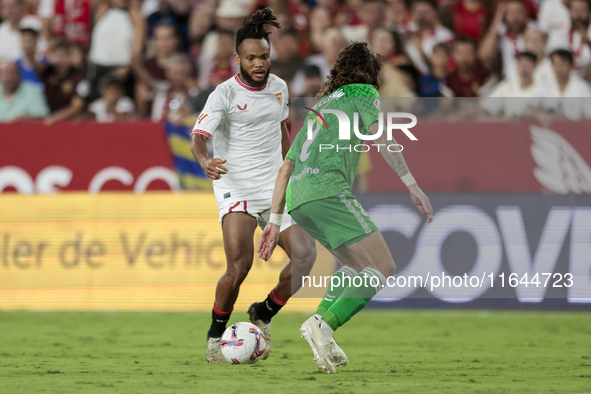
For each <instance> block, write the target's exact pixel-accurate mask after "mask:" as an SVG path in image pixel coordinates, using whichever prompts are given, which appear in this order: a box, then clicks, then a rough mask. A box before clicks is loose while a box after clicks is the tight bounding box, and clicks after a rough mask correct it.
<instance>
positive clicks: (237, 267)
mask: <svg viewBox="0 0 591 394" xmlns="http://www.w3.org/2000/svg"><path fill="white" fill-rule="evenodd" d="M251 267H252V260H250V261H249V260H248V259H245V258H239V259H237V260H235V261H233V262H232V263H229V264H228V270H227V271H226V277H227V278H228V279H229V280H230V281H231V282H232V287H234V288H235V287H239V286H240V285H241V284H242V282H244V279H246V276H247V275H248V272H249V271H250V268H251Z"/></svg>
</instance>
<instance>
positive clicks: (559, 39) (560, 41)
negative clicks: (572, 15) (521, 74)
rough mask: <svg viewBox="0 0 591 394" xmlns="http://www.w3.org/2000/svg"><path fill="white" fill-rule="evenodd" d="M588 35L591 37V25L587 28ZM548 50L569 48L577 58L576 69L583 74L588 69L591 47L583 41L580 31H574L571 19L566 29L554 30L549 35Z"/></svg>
mask: <svg viewBox="0 0 591 394" xmlns="http://www.w3.org/2000/svg"><path fill="white" fill-rule="evenodd" d="M587 35H588V36H589V37H591V26H589V29H588V30H587ZM547 47H548V51H549V52H551V51H553V50H555V49H564V48H566V49H569V50H570V51H571V52H572V54H573V57H574V59H575V70H576V71H577V73H578V74H579V75H581V76H583V75H584V74H585V72H586V71H587V67H589V63H590V62H591V49H590V48H589V45H587V44H585V43H583V41H582V37H581V34H580V33H579V32H578V31H572V30H571V28H570V20H569V23H568V26H567V27H566V28H565V29H561V30H553V31H552V32H550V36H549V37H548V44H547Z"/></svg>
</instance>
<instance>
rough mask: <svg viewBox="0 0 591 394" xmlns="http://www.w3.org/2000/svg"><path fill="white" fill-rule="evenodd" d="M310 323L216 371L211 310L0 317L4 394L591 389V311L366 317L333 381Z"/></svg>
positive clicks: (283, 328)
mask: <svg viewBox="0 0 591 394" xmlns="http://www.w3.org/2000/svg"><path fill="white" fill-rule="evenodd" d="M306 317H307V316H306V315H301V314H283V315H281V314H280V315H278V316H277V317H276V319H275V323H274V326H273V334H274V337H273V352H272V353H271V357H270V358H269V360H267V361H261V362H259V363H258V364H256V365H208V364H207V363H206V362H205V357H204V353H205V350H204V344H205V331H206V327H207V326H208V324H209V314H188V313H20V312H9V313H0V392H1V393H3V394H4V393H10V394H20V393H127V394H129V393H142V394H143V393H206V392H208V393H281V394H287V393H307V394H312V393H390V392H396V393H464V392H467V393H584V392H587V393H589V392H591V313H581V312H578V313H575V312H523V311H515V312H490V311H486V312H484V311H388V312H371V311H368V312H361V313H360V314H359V315H358V316H356V317H355V318H354V319H353V320H352V321H351V322H350V323H348V324H347V325H346V326H345V327H343V328H342V329H341V330H339V331H338V332H337V334H336V336H335V337H336V339H337V341H338V343H339V344H340V345H341V347H342V348H343V350H344V351H345V352H346V353H347V355H348V356H349V360H350V363H349V365H348V366H347V367H345V368H343V369H339V370H338V373H337V374H336V375H326V374H324V373H322V372H319V371H318V370H317V368H316V364H315V362H314V361H313V360H312V352H311V350H310V349H309V347H308V345H307V343H306V342H305V341H304V340H303V339H302V338H300V337H299V330H298V329H299V326H300V324H301V323H302V322H303V321H304V320H305V318H306ZM241 320H242V321H244V320H246V314H244V315H241V314H239V313H235V314H234V316H233V318H232V320H231V321H232V322H234V321H241Z"/></svg>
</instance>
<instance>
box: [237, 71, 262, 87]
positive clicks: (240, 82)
mask: <svg viewBox="0 0 591 394" xmlns="http://www.w3.org/2000/svg"><path fill="white" fill-rule="evenodd" d="M239 74H240V73H238V74H236V75H234V79H235V80H236V82H237V83H238V85H240V86H242V87H243V88H244V89H246V90H250V91H251V92H260V91H261V90H265V88H266V87H267V85H268V84H265V86H261V87H260V88H252V87H250V86H248V85H245V84H244V83H243V82H242V81H241V80H240V77H239V76H238V75H239Z"/></svg>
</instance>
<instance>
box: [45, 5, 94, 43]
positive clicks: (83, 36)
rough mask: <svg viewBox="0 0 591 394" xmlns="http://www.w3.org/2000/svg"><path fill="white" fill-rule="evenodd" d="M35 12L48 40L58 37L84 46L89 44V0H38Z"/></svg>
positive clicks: (90, 12)
mask: <svg viewBox="0 0 591 394" xmlns="http://www.w3.org/2000/svg"><path fill="white" fill-rule="evenodd" d="M37 12H38V15H39V18H41V22H42V24H43V30H42V31H43V36H44V38H45V39H46V40H47V41H48V42H49V41H50V40H51V38H52V37H58V38H65V39H66V40H68V42H69V43H70V44H76V45H81V46H82V47H85V48H86V47H88V45H89V44H90V29H91V23H92V22H91V14H92V5H91V2H90V1H89V0H76V1H70V0H40V1H39V7H38V10H37Z"/></svg>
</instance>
